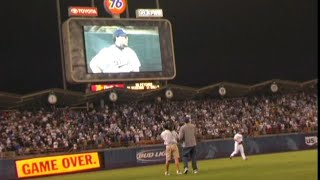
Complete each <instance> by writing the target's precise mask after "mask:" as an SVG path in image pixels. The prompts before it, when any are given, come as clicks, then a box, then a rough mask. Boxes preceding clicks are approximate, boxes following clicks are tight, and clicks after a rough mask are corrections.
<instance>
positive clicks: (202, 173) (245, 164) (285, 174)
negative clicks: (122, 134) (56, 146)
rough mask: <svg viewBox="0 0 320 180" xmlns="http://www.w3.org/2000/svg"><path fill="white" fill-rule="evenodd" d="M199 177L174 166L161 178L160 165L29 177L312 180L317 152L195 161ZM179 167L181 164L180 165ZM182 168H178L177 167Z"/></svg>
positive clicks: (68, 179) (73, 179)
mask: <svg viewBox="0 0 320 180" xmlns="http://www.w3.org/2000/svg"><path fill="white" fill-rule="evenodd" d="M198 165H199V174H192V171H189V173H188V174H183V175H176V174H175V168H174V164H171V165H170V169H171V172H170V173H171V175H170V176H164V165H152V166H143V167H135V168H125V169H115V170H104V171H96V172H87V173H77V174H69V175H59V176H50V177H45V178H33V179H37V180H58V179H59V180H60V179H61V180H99V179H101V180H102V179H103V180H113V179H114V180H123V179H137V180H147V179H148V180H160V179H184V180H188V179H199V180H200V179H201V180H202V179H210V180H316V179H317V176H318V171H317V165H318V151H317V150H308V151H295V152H287V153H275V154H264V155H255V156H249V160H247V161H243V160H242V159H241V158H240V157H239V156H237V157H235V158H233V159H232V160H230V159H229V158H222V159H212V160H203V161H199V162H198ZM181 167H182V164H181ZM181 169H182V168H181Z"/></svg>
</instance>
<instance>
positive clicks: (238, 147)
mask: <svg viewBox="0 0 320 180" xmlns="http://www.w3.org/2000/svg"><path fill="white" fill-rule="evenodd" d="M233 140H234V151H233V152H232V153H231V155H230V159H232V158H233V156H234V155H236V154H237V153H238V152H239V151H240V154H241V156H242V159H243V160H247V157H246V155H245V154H244V149H243V136H242V132H241V131H239V132H238V133H236V134H235V135H234V137H233Z"/></svg>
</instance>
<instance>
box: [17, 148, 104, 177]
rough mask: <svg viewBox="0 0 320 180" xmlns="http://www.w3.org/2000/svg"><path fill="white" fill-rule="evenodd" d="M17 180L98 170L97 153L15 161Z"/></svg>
mask: <svg viewBox="0 0 320 180" xmlns="http://www.w3.org/2000/svg"><path fill="white" fill-rule="evenodd" d="M15 164H16V171H17V175H18V178H26V177H36V176H44V175H53V174H64V173H71V172H77V171H84V170H89V169H95V168H100V162H99V156H98V153H97V152H94V153H82V154H70V155H61V156H50V157H40V158H32V159H24V160H17V161H16V162H15Z"/></svg>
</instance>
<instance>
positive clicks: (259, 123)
mask: <svg viewBox="0 0 320 180" xmlns="http://www.w3.org/2000/svg"><path fill="white" fill-rule="evenodd" d="M317 101H318V96H317V93H305V92H299V93H290V94H277V95H270V96H249V97H241V98H232V99H227V98H226V99H225V98H219V99H205V100H186V101H171V100H162V101H155V102H130V103H127V104H117V103H114V104H108V105H105V106H104V107H103V108H97V109H90V110H89V111H88V110H72V109H70V108H63V109H54V110H52V109H51V110H45V109H40V110H38V111H34V112H30V111H21V110H20V111H5V112H0V153H1V152H13V151H14V152H16V153H17V154H20V155H25V154H34V153H45V152H59V151H64V152H65V151H68V150H70V151H71V150H81V149H88V148H108V147H116V146H131V145H138V144H141V143H143V142H153V143H158V142H161V140H160V133H161V132H162V130H163V129H162V127H163V125H164V124H165V123H166V122H168V121H171V122H172V123H173V124H174V125H175V127H176V129H177V130H179V128H180V126H181V125H182V121H183V118H184V117H185V116H186V115H190V116H191V121H192V122H193V123H195V124H196V126H197V131H198V133H197V134H198V136H199V138H201V139H217V138H230V137H232V136H233V135H234V134H235V133H236V132H237V131H238V130H243V131H244V134H245V136H260V135H266V134H276V133H292V132H310V131H317V130H318V117H317V116H318V104H317Z"/></svg>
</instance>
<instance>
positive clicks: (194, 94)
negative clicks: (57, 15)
mask: <svg viewBox="0 0 320 180" xmlns="http://www.w3.org/2000/svg"><path fill="white" fill-rule="evenodd" d="M273 83H275V84H277V86H278V92H296V91H300V90H317V84H318V79H314V80H310V81H306V82H302V83H301V82H295V81H286V80H279V79H274V80H269V81H265V82H262V83H258V84H255V85H250V86H249V85H243V84H236V83H230V82H220V83H217V84H212V85H209V86H205V87H202V88H198V89H196V88H192V87H186V86H179V85H175V84H167V85H164V86H162V87H161V88H159V89H156V90H147V91H136V90H129V89H119V88H117V89H108V90H104V91H99V92H90V93H84V92H77V91H70V90H64V89H47V90H44V91H40V92H36V93H31V94H26V95H18V94H12V93H8V92H0V109H2V110H9V109H16V108H21V107H22V108H24V107H29V108H30V107H35V108H38V107H45V106H48V105H49V104H48V95H49V94H51V93H53V94H55V95H56V96H57V98H58V101H57V104H56V106H58V107H77V106H83V105H85V104H86V103H87V102H89V103H90V102H99V101H100V99H105V100H107V101H110V100H109V94H110V92H116V93H117V95H118V99H117V102H119V103H121V102H130V101H141V100H144V101H145V100H155V99H156V98H158V97H160V98H166V96H165V92H166V90H168V89H170V90H171V91H172V92H173V97H172V99H174V100H188V99H197V98H208V97H211V98H215V97H216V98H219V97H221V95H220V94H219V88H220V87H224V88H225V90H226V94H225V96H224V97H226V98H232V97H241V96H246V95H252V94H259V93H263V94H268V93H272V92H271V90H270V87H271V85H272V84H273Z"/></svg>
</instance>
